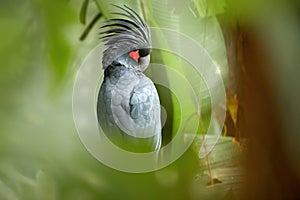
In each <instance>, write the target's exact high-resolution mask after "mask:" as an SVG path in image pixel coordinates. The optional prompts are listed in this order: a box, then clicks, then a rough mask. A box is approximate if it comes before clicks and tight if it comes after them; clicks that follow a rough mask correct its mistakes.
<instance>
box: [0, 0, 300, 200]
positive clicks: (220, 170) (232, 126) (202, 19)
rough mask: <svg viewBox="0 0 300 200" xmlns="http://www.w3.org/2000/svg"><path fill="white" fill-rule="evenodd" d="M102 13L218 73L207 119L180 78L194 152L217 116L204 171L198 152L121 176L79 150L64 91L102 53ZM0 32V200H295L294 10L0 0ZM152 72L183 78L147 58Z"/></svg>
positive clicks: (280, 0)
mask: <svg viewBox="0 0 300 200" xmlns="http://www.w3.org/2000/svg"><path fill="white" fill-rule="evenodd" d="M110 3H116V4H118V5H123V4H125V5H128V6H130V7H131V8H133V9H134V10H136V11H137V12H138V13H140V14H141V15H142V16H143V17H144V19H145V20H146V21H147V23H148V24H149V26H154V27H160V28H169V29H172V30H176V31H179V32H181V33H184V34H186V35H188V36H190V37H192V38H193V39H195V41H196V42H197V43H198V44H200V45H202V46H203V47H204V48H205V49H206V50H207V52H208V53H209V55H210V56H211V58H212V59H213V60H214V62H215V63H216V64H217V65H218V66H219V68H220V72H221V74H222V77H223V80H224V84H225V87H226V93H227V105H220V108H216V109H215V108H214V109H212V108H211V106H210V98H209V94H208V91H207V88H206V87H205V86H203V84H201V80H200V81H199V80H196V82H198V84H196V83H195V82H194V81H195V80H193V77H191V76H187V77H189V81H190V82H191V83H192V84H193V86H194V87H195V89H196V90H197V91H199V93H198V94H197V96H198V100H199V102H201V107H202V110H201V112H200V114H199V113H198V115H197V116H198V120H199V138H198V140H201V139H203V137H202V135H203V134H205V130H206V128H207V124H208V123H209V119H210V118H209V117H210V115H211V113H212V112H218V109H226V113H227V115H226V120H225V124H224V126H223V124H219V126H220V128H221V129H223V132H222V137H221V138H220V139H219V141H218V143H217V145H216V146H215V148H214V150H213V151H212V152H211V153H210V154H209V155H208V156H206V158H205V159H199V158H198V156H197V155H198V152H197V151H198V150H199V145H198V146H197V141H196V142H195V144H194V145H193V147H191V149H189V150H188V151H187V152H186V153H185V154H184V155H183V156H182V157H181V158H180V159H179V160H178V161H176V162H175V163H173V164H172V165H171V166H168V167H167V168H165V169H162V170H159V171H157V172H152V173H146V174H128V173H123V172H119V171H116V170H113V169H110V168H108V167H106V166H104V165H102V164H101V163H100V162H98V161H97V160H96V159H94V158H93V157H92V156H91V155H90V154H89V153H88V152H87V151H86V149H85V148H84V146H83V145H82V143H81V142H80V140H79V137H78V135H77V132H76V129H75V125H74V122H73V117H72V87H73V82H74V79H75V76H76V72H77V70H78V68H79V66H80V64H81V62H82V61H83V59H84V58H85V56H86V55H87V53H88V52H89V51H90V50H91V49H93V48H94V47H95V46H97V45H98V44H99V43H100V40H99V39H98V38H99V35H98V32H99V27H100V26H101V24H102V21H103V20H105V19H107V18H109V17H111V14H110V13H111V12H112V9H113V8H112V6H110ZM0 25H1V30H0V37H1V42H0V60H1V63H2V64H1V67H0V105H1V109H0V199H1V200H2V199H3V200H5V199H7V200H12V199H43V200H44V199H49V200H52V199H63V200H65V199H72V200H74V199H297V197H298V196H299V195H298V188H299V184H300V159H299V157H300V148H299V147H298V146H299V142H300V133H299V128H298V124H299V117H298V115H299V114H300V112H299V111H300V105H299V102H300V92H299V91H300V90H299V86H300V79H299V78H298V76H299V75H300V67H299V63H300V56H299V52H300V3H299V2H298V1H296V0H294V1H293V0H285V1H284V0H275V1H274V0H273V1H270V0H266V1H263V2H262V1H258V0H253V1H238V0H218V1H217V0H181V1H179V0H178V1H174V0H172V1H171V0H163V1H162V0H160V1H159V0H149V1H140V0H137V1H130V0H126V1H125V0H124V1H112V0H110V1H106V0H60V1H59V0H11V1H4V0H1V1H0ZM174 42H176V41H174ZM152 61H155V62H158V61H159V62H162V63H164V64H168V65H169V66H173V67H174V68H176V69H178V70H182V73H183V74H184V68H183V67H182V66H184V64H183V63H182V61H176V60H175V61H174V58H173V57H172V55H169V54H168V53H164V52H155V51H154V52H153V55H152ZM99 67H101V65H100V60H99ZM159 91H160V92H161V94H162V93H164V92H163V88H160V89H159ZM162 95H163V100H162V101H165V104H166V107H167V108H166V109H167V111H168V115H169V116H173V118H170V119H169V121H168V122H167V125H166V127H165V129H164V133H163V134H164V136H163V137H164V139H165V143H168V142H169V141H170V140H171V139H172V136H174V135H173V134H174V130H175V129H176V128H177V126H178V122H177V121H176V116H177V115H178V105H177V103H176V100H174V97H172V95H168V94H165V93H164V94H162ZM170 102H171V103H170ZM195 112H196V111H195ZM216 120H218V119H216Z"/></svg>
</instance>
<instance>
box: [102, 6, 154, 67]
mask: <svg viewBox="0 0 300 200" xmlns="http://www.w3.org/2000/svg"><path fill="white" fill-rule="evenodd" d="M114 6H115V7H117V8H118V9H120V10H121V11H122V12H115V13H112V14H115V15H118V16H119V17H118V18H113V19H110V20H107V21H106V22H105V23H106V24H105V25H104V26H102V27H101V28H110V29H108V30H106V31H103V32H101V33H100V34H102V35H103V36H102V37H101V38H103V41H104V42H105V45H106V46H107V48H106V50H105V51H104V53H103V58H102V65H103V69H106V68H107V67H108V66H109V65H111V64H112V62H113V61H115V60H117V59H118V58H119V57H121V56H125V57H126V56H127V57H128V59H129V60H131V61H134V62H136V63H137V65H136V66H137V67H138V70H139V71H144V70H145V69H146V68H147V67H148V65H149V63H150V49H151V36H150V31H149V28H148V26H147V24H146V23H145V21H144V20H143V19H142V18H141V17H140V16H139V15H138V14H137V13H136V12H135V11H134V10H132V9H131V8H129V7H128V6H126V5H124V7H120V6H117V5H114Z"/></svg>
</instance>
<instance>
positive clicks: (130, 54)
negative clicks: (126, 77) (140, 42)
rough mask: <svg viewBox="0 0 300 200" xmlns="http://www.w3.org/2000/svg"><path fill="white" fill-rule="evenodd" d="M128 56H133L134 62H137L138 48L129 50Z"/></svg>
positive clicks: (138, 56)
mask: <svg viewBox="0 0 300 200" xmlns="http://www.w3.org/2000/svg"><path fill="white" fill-rule="evenodd" d="M129 56H130V57H131V58H133V59H134V60H135V61H136V62H138V61H139V58H140V55H139V50H136V51H132V52H130V53H129Z"/></svg>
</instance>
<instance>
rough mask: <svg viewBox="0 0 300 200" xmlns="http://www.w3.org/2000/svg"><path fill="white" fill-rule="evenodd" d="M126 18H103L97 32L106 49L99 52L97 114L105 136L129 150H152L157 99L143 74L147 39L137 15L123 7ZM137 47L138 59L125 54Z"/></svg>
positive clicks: (157, 135) (157, 134) (156, 139)
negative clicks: (101, 74) (100, 78)
mask: <svg viewBox="0 0 300 200" xmlns="http://www.w3.org/2000/svg"><path fill="white" fill-rule="evenodd" d="M116 7H117V8H119V9H121V10H122V11H123V12H124V13H115V14H116V15H119V16H122V17H126V18H125V19H123V18H116V19H111V20H107V21H106V25H104V26H103V27H102V28H107V27H109V28H112V29H109V30H106V31H103V32H101V34H103V35H104V36H103V37H102V38H103V39H104V42H105V45H106V46H107V49H106V50H105V51H104V53H103V60H102V64H103V68H104V70H105V71H104V81H103V83H102V85H101V88H100V91H99V95H98V104H97V115H98V120H99V124H100V126H101V128H102V129H103V130H104V132H105V134H106V136H107V137H108V138H109V139H110V140H111V141H112V142H113V143H115V144H117V145H118V146H119V147H121V148H123V149H125V150H129V151H133V152H149V151H155V150H158V149H159V148H160V145H161V119H160V102H159V97H158V94H157V91H156V88H155V86H154V84H153V82H152V81H151V80H150V79H149V78H148V77H146V76H145V75H144V74H143V71H144V70H145V68H146V67H147V66H148V64H149V63H148V62H149V53H150V48H151V38H150V32H149V28H148V26H147V25H146V23H145V22H144V21H143V20H142V19H141V18H140V16H139V15H138V14H137V13H136V12H135V11H133V10H132V9H130V8H129V7H127V6H124V7H125V8H123V7H119V6H116ZM135 50H139V56H140V59H139V60H135V59H133V58H132V57H130V56H129V53H130V52H132V51H135Z"/></svg>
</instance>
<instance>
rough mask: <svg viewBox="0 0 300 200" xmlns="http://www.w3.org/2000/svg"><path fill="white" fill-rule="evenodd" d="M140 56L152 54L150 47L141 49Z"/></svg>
mask: <svg viewBox="0 0 300 200" xmlns="http://www.w3.org/2000/svg"><path fill="white" fill-rule="evenodd" d="M139 54H140V57H145V56H148V55H149V54H150V49H139Z"/></svg>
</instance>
